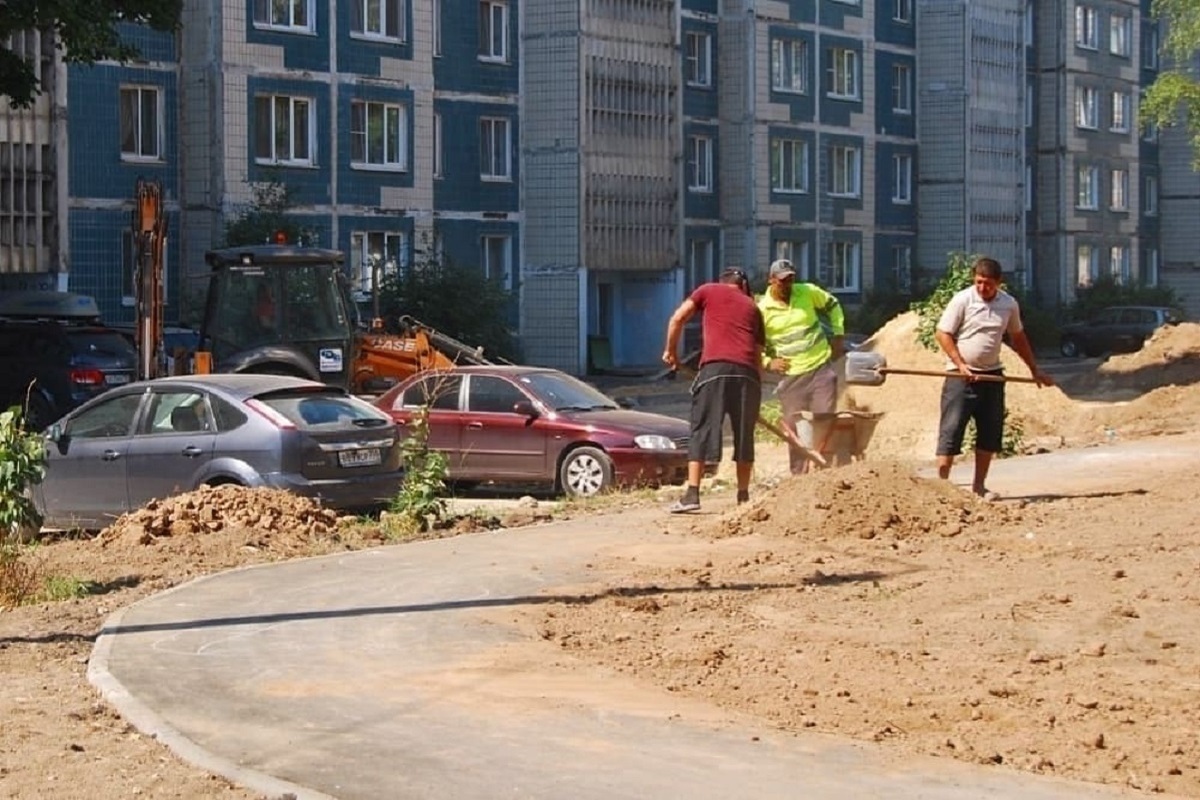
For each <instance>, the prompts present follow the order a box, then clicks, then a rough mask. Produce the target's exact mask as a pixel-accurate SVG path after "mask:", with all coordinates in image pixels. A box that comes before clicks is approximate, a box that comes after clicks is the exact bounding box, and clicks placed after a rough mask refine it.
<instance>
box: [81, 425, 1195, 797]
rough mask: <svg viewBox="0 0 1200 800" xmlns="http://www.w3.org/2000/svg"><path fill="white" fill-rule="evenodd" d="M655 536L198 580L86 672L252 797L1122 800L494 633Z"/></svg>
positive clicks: (1058, 478)
mask: <svg viewBox="0 0 1200 800" xmlns="http://www.w3.org/2000/svg"><path fill="white" fill-rule="evenodd" d="M1196 445H1197V440H1196V439H1194V438H1191V437H1187V441H1184V439H1183V438H1181V437H1177V438H1175V439H1169V440H1155V441H1152V442H1139V443H1131V444H1128V445H1123V444H1118V445H1115V446H1111V447H1105V448H1094V449H1090V450H1081V451H1072V452H1065V451H1064V452H1062V453H1055V454H1049V455H1043V456H1036V457H1032V458H1026V459H1017V460H1012V461H1002V462H997V464H996V467H995V469H994V478H995V480H994V482H993V483H994V487H993V488H995V489H997V490H999V491H1001V492H1003V493H1005V494H1008V495H1010V496H1011V495H1013V494H1029V495H1032V494H1045V493H1046V492H1047V487H1048V486H1053V487H1055V489H1054V491H1058V492H1061V493H1072V490H1073V489H1075V488H1078V487H1068V486H1066V485H1065V484H1064V482H1063V481H1064V479H1063V476H1064V475H1077V474H1081V472H1082V473H1087V472H1093V474H1094V470H1095V469H1096V468H1097V467H1099V468H1102V469H1103V470H1104V471H1105V472H1106V474H1108V475H1110V476H1112V475H1113V474H1117V475H1119V474H1120V473H1121V471H1122V470H1129V471H1131V472H1130V474H1133V473H1132V471H1137V470H1144V469H1145V465H1146V463H1147V462H1146V459H1153V460H1154V461H1155V462H1161V463H1166V461H1164V460H1181V459H1186V460H1190V461H1191V462H1192V463H1196V462H1197V460H1198V458H1200V457H1198V456H1197V455H1196V453H1197V452H1198V451H1200V448H1197V447H1196ZM1047 476H1052V477H1049V478H1048V477H1047ZM958 477H959V473H957V472H956V474H955V478H956V479H957V478H958ZM661 520H662V512H661V511H658V510H653V509H650V510H640V511H637V512H632V513H625V514H621V515H619V516H607V517H602V518H591V519H579V520H572V521H566V522H560V523H554V524H550V525H545V526H540V527H535V528H526V529H518V530H512V531H504V532H501V533H493V534H476V535H468V536H459V537H455V538H451V539H443V540H438V541H429V542H421V543H415V544H407V545H402V546H396V547H385V548H378V549H373V550H366V551H360V552H356V553H351V554H346V555H336V556H326V557H322V558H315V559H309V560H303V561H292V562H286V563H281V564H276V565H268V566H259V567H252V568H246V569H241V570H235V571H232V572H226V573H222V574H218V575H213V576H209V577H206V578H202V579H199V580H196V581H193V582H191V583H189V584H186V585H184V586H180V587H177V588H175V589H173V590H171V591H168V592H165V593H162V594H159V595H156V596H153V597H150V598H146V599H144V600H142V601H141V602H139V603H137V604H135V605H133V606H130V607H128V608H126V609H124V610H122V611H120V612H118V613H116V614H114V615H113V616H112V617H111V618H110V619H109V620H108V622H107V624H106V626H105V628H104V630H103V632H102V634H101V636H100V638H99V640H98V642H97V645H96V648H95V651H94V653H93V656H92V659H91V662H90V665H89V671H88V674H89V677H90V679H91V680H92V682H93V683H94V684H95V685H96V686H97V687H99V689H100V690H101V691H102V692H103V694H104V695H105V697H106V698H107V699H108V700H109V701H110V702H112V703H113V704H114V705H115V706H116V707H117V708H118V709H119V710H120V711H121V713H122V714H124V715H125V716H126V717H127V718H128V719H129V720H130V721H131V722H132V724H134V725H135V726H136V727H137V728H138V729H139V730H141V731H142V732H143V733H146V734H153V735H156V736H157V737H158V738H159V739H160V740H161V741H163V742H165V743H166V744H167V745H168V746H170V747H172V748H173V749H174V750H175V751H176V752H177V753H178V754H179V755H181V756H182V757H183V758H185V759H187V760H188V761H191V762H193V763H195V764H197V765H198V766H200V767H202V768H204V769H207V770H210V771H213V772H216V773H219V774H221V775H224V776H226V777H228V778H230V779H232V780H234V781H236V782H238V783H240V784H242V785H244V786H247V787H249V788H251V789H253V790H255V791H260V792H262V793H264V794H265V795H268V796H271V797H278V796H280V795H283V794H285V793H288V792H290V793H293V794H295V795H296V796H297V797H299V798H322V797H337V798H345V799H346V800H350V799H352V798H372V800H378V799H379V798H432V797H437V798H439V799H440V800H457V799H461V800H474V799H475V798H479V799H481V800H482V799H483V798H487V799H488V800H493V799H494V798H509V797H511V798H554V799H555V800H558V799H559V798H572V800H591V799H592V798H595V799H596V800H613V799H614V798H674V797H679V798H694V799H695V800H704V799H705V798H741V797H745V798H758V799H760V800H770V799H771V798H780V799H781V800H782V799H783V798H787V800H794V798H838V799H839V800H840V799H841V798H888V800H896V799H897V798H928V800H950V799H951V798H954V799H955V800H958V799H959V798H962V799H964V800H965V799H966V798H970V799H971V800H977V799H978V798H1020V799H1021V800H1068V799H1069V798H1070V799H1074V798H1104V797H1109V798H1111V797H1133V796H1142V795H1135V794H1133V793H1128V792H1121V791H1118V790H1109V789H1106V788H1103V787H1098V786H1093V785H1090V784H1079V783H1071V782H1067V781H1062V780H1056V779H1046V778H1040V777H1037V776H1033V775H1028V774H1023V773H1018V772H1011V771H1007V770H1003V769H996V768H984V767H973V766H971V765H967V764H962V763H958V762H954V761H951V760H947V759H932V758H930V759H923V758H913V757H904V758H903V759H898V758H897V757H896V756H895V754H893V753H891V752H889V751H887V750H884V749H882V748H876V747H873V746H870V745H867V744H863V743H858V742H851V741H847V740H843V739H838V738H834V737H829V736H822V735H808V734H805V735H793V734H785V733H780V732H778V731H774V730H771V729H769V728H768V727H766V726H764V725H761V724H760V723H758V722H757V721H755V720H751V719H746V718H739V717H737V716H734V715H731V714H728V713H726V712H723V711H721V710H717V709H714V708H712V707H709V706H707V705H704V704H702V703H699V702H695V701H689V700H685V699H681V698H678V697H676V696H674V695H671V694H669V693H667V692H664V691H659V690H657V689H655V688H654V687H650V686H646V685H641V684H638V683H637V682H635V681H633V680H631V679H630V678H628V677H626V676H622V675H616V674H612V673H608V672H605V671H604V670H602V669H600V668H596V667H591V666H588V665H581V664H578V663H574V662H571V663H567V662H568V661H569V660H570V656H569V655H567V654H564V653H562V652H560V651H559V649H558V648H556V647H553V646H549V645H543V644H542V643H540V642H538V641H537V637H536V631H532V630H528V629H524V628H525V627H527V626H528V625H529V623H528V618H527V617H521V620H523V621H517V620H516V619H515V618H516V617H518V615H517V614H515V613H514V611H515V610H520V609H521V608H522V607H528V606H532V605H537V604H543V603H546V602H548V601H555V600H561V599H564V598H572V599H584V600H586V599H587V595H586V594H582V595H581V594H580V591H579V590H578V589H572V588H570V587H572V586H579V585H581V584H587V583H590V582H592V581H595V580H597V579H600V578H602V577H604V576H603V574H602V573H601V572H599V571H598V570H597V569H596V568H595V567H593V566H592V565H593V564H594V563H600V562H602V561H603V560H604V554H605V552H606V551H609V550H611V549H613V548H616V549H624V548H628V547H645V546H652V545H653V544H654V543H655V542H656V541H657V542H661V541H662V534H661ZM749 588H752V587H749Z"/></svg>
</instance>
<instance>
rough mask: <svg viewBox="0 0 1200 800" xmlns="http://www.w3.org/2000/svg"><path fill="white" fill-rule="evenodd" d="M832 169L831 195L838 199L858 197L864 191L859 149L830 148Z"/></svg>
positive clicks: (830, 176)
mask: <svg viewBox="0 0 1200 800" xmlns="http://www.w3.org/2000/svg"><path fill="white" fill-rule="evenodd" d="M829 155H830V161H831V162H832V168H831V170H830V173H829V193H830V194H831V195H834V196H836V197H858V196H859V193H860V192H861V191H862V169H861V167H862V161H861V152H860V151H859V149H858V148H857V147H845V146H835V147H831V148H830V152H829Z"/></svg>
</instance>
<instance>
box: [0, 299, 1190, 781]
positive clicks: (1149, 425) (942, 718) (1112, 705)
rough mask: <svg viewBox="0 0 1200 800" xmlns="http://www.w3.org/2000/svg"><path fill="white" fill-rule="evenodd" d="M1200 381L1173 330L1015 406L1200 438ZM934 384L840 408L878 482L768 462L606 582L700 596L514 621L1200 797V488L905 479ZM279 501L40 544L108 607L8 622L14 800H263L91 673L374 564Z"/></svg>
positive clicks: (696, 684)
mask: <svg viewBox="0 0 1200 800" xmlns="http://www.w3.org/2000/svg"><path fill="white" fill-rule="evenodd" d="M913 324H914V322H913V320H912V319H911V317H909V316H907V315H905V316H902V317H900V318H898V319H897V320H894V321H893V322H892V323H891V324H890V325H889V326H888V327H887V328H885V329H884V330H883V331H881V332H880V334H878V335H877V336H876V337H874V339H873V340H872V341H871V342H870V344H869V346H870V347H872V348H874V349H875V350H876V351H878V352H881V353H884V354H885V355H886V356H887V358H888V362H889V364H890V365H892V366H904V367H913V368H929V367H933V368H935V369H936V368H938V367H939V366H940V362H939V361H938V359H937V358H936V357H935V356H933V355H932V354H928V353H925V352H923V351H921V350H919V349H918V348H916V347H915V346H914V345H912V344H911V343H910V342H911V330H912V326H913ZM1023 372H1024V370H1023V369H1022V368H1021V367H1020V366H1019V364H1018V363H1017V362H1016V361H1015V359H1014V361H1013V369H1012V373H1013V374H1022V373H1023ZM1198 379H1200V326H1195V325H1183V326H1179V327H1178V328H1175V329H1170V330H1168V331H1164V332H1162V333H1160V334H1158V335H1156V336H1155V337H1154V339H1152V340H1151V341H1150V342H1149V343H1148V344H1147V346H1146V348H1144V349H1143V350H1142V351H1141V352H1139V353H1136V354H1133V355H1129V356H1117V357H1114V358H1112V359H1109V360H1108V361H1107V362H1106V363H1104V364H1103V365H1102V366H1101V367H1099V368H1098V369H1095V370H1089V371H1084V372H1082V373H1081V374H1080V375H1079V376H1078V377H1077V378H1074V379H1072V380H1071V381H1070V382H1068V383H1066V384H1065V385H1064V389H1058V388H1047V389H1041V390H1038V389H1035V388H1033V387H1027V386H1019V385H1011V386H1010V393H1009V405H1010V408H1011V409H1012V412H1013V414H1014V416H1015V417H1016V418H1019V419H1020V421H1021V424H1022V425H1023V427H1024V430H1025V437H1024V439H1025V442H1024V447H1025V449H1026V450H1028V451H1038V450H1047V449H1049V450H1053V449H1057V448H1060V447H1083V446H1088V445H1090V444H1095V443H1097V442H1106V441H1111V440H1113V439H1134V438H1140V437H1147V436H1162V435H1166V434H1171V433H1186V432H1189V431H1195V430H1196V428H1197V422H1198V421H1200V388H1198V387H1197V386H1196V385H1195V382H1196V381H1197V380H1198ZM939 384H940V381H939V380H938V379H928V378H907V379H905V378H902V377H900V376H892V377H889V379H888V381H887V382H886V383H885V384H884V385H883V386H880V387H871V388H867V387H856V388H853V389H851V390H850V391H849V392H848V393H847V395H846V397H845V398H844V401H845V404H846V406H847V407H853V408H859V409H867V410H870V411H873V412H876V413H882V414H883V416H882V417H881V419H880V421H879V424H878V426H877V427H876V429H875V431H874V434H873V436H872V439H871V442H870V444H869V446H868V448H867V459H866V460H865V461H862V462H859V463H857V464H854V465H851V466H848V467H843V468H840V469H837V470H829V471H825V472H820V473H817V474H814V475H810V476H803V477H797V478H792V477H787V478H782V479H780V477H779V476H780V474H781V465H782V464H783V463H784V459H785V456H784V454H783V452H782V450H781V449H780V448H779V447H778V446H764V447H763V448H762V449H761V451H760V469H759V478H760V479H764V480H760V482H759V484H758V485H757V486H756V487H755V494H754V498H755V499H754V501H753V502H752V503H751V504H749V505H748V506H744V507H742V508H740V509H733V508H730V509H728V510H727V511H724V512H723V513H717V512H716V511H713V512H711V513H705V514H702V515H697V516H694V517H685V518H682V519H681V518H678V517H666V516H664V523H663V524H664V533H665V534H668V535H666V536H664V539H663V541H664V545H663V546H662V547H661V548H654V549H652V550H644V551H639V552H630V553H626V554H623V555H621V556H619V557H617V558H616V562H615V563H614V565H612V566H613V567H614V568H616V569H619V571H620V573H621V574H622V575H623V576H624V577H623V580H635V581H637V582H639V583H640V584H645V583H647V582H650V583H653V584H655V585H661V586H663V587H664V588H669V587H672V586H677V585H684V586H691V587H694V586H696V585H703V586H706V587H708V588H709V589H711V591H707V592H704V593H696V592H686V593H671V592H664V593H663V594H662V595H661V596H656V595H649V596H639V597H637V598H636V599H631V598H624V599H622V598H619V597H617V598H614V599H611V600H608V601H606V602H604V603H598V604H592V605H590V606H587V607H566V606H564V607H558V608H554V609H545V608H540V610H539V611H538V612H537V613H536V614H534V615H532V616H528V617H522V618H519V619H516V620H515V623H516V624H519V625H524V626H527V628H528V629H529V632H530V637H531V641H540V642H541V644H540V645H537V646H541V647H545V648H546V649H547V651H548V652H547V655H548V657H554V654H555V653H560V654H561V653H563V652H567V653H570V654H571V657H572V658H578V659H583V660H594V661H596V662H600V663H602V664H605V665H607V666H611V667H614V668H616V669H618V670H620V671H622V672H625V673H627V674H628V675H629V676H630V678H631V679H634V680H638V681H643V682H645V681H648V682H652V683H653V684H655V685H658V686H659V687H661V689H662V690H663V691H667V692H681V693H686V694H688V695H692V696H695V697H697V698H701V699H704V700H706V701H708V702H712V703H714V704H716V705H719V706H722V707H726V708H731V709H736V710H738V711H742V712H748V713H752V714H757V715H760V716H761V717H762V718H764V719H765V720H768V721H770V722H771V723H772V724H774V725H777V726H778V727H779V728H781V729H785V730H816V731H826V732H830V733H836V734H842V735H846V736H851V737H858V738H863V739H868V740H872V741H877V742H881V743H883V744H884V745H885V746H887V747H893V748H897V749H899V750H901V751H904V750H908V751H913V752H922V753H934V754H938V755H942V756H945V757H948V758H957V759H963V760H968V761H972V762H978V763H985V764H992V765H996V767H997V768H1000V769H1011V768H1015V769H1023V770H1031V771H1035V772H1043V773H1048V774H1055V775H1059V776H1065V777H1072V778H1078V779H1083V780H1089V781H1096V782H1103V783H1113V784H1120V785H1126V786H1130V787H1134V788H1136V789H1139V790H1144V791H1147V792H1158V791H1161V792H1169V793H1175V794H1180V795H1187V796H1197V797H1200V720H1198V719H1197V717H1198V716H1200V702H1197V701H1198V700H1200V681H1198V679H1197V672H1196V664H1197V663H1198V656H1200V631H1198V630H1197V629H1196V626H1195V625H1194V624H1193V620H1194V617H1195V615H1196V613H1197V606H1198V605H1200V588H1198V587H1200V531H1198V530H1197V526H1196V524H1195V518H1196V511H1195V509H1196V501H1195V486H1196V485H1197V480H1198V479H1200V468H1197V466H1196V465H1195V462H1184V463H1190V465H1189V466H1179V465H1178V464H1177V463H1176V462H1174V461H1172V462H1170V463H1166V462H1164V463H1152V464H1146V465H1145V470H1144V472H1138V473H1132V474H1125V473H1123V474H1113V475H1105V474H1096V475H1086V476H1078V475H1074V476H1062V478H1061V480H1058V479H1056V478H1055V476H1050V477H1049V478H1047V479H1046V486H1045V491H1043V492H1037V493H1032V494H1028V495H1026V496H1025V497H1023V498H1009V499H1005V500H1001V501H1000V502H998V503H992V504H987V503H983V502H980V501H977V500H975V499H974V498H973V497H971V496H969V495H967V494H966V493H965V492H963V491H962V490H961V489H960V488H958V487H955V486H952V485H949V484H946V483H942V482H938V481H933V480H930V479H927V478H922V477H919V476H918V475H917V474H916V473H915V472H914V469H915V467H916V466H918V465H919V466H923V467H927V466H928V464H929V461H930V459H929V453H930V452H931V451H932V437H933V428H934V426H935V423H936V407H937V391H938V387H939ZM651 410H657V409H655V408H653V407H651ZM1179 441H1180V443H1181V446H1185V447H1189V448H1194V447H1195V445H1196V444H1197V439H1196V438H1194V437H1191V436H1186V435H1185V436H1182V437H1180V438H1179ZM768 478H769V480H766V479H768ZM1068 478H1070V480H1067V479H1068ZM1056 481H1057V483H1062V484H1069V485H1070V489H1069V490H1064V489H1056V488H1055V486H1056ZM642 502H654V501H653V500H649V499H643V500H642ZM235 505H236V504H235ZM274 505H275V506H279V507H281V508H279V509H277V512H278V513H276V512H271V513H269V514H266V515H265V516H263V515H262V513H263V511H264V510H269V508H270V507H271V504H261V503H259V504H258V506H257V508H258V513H259V514H260V517H259V518H257V519H253V518H252V517H251V516H248V514H249V512H247V510H246V509H245V508H244V507H241V506H239V509H240V510H239V511H238V512H237V513H236V514H235V513H233V512H232V511H226V512H223V515H224V516H228V517H229V520H230V521H231V524H229V525H223V524H219V523H221V522H222V520H221V519H215V520H214V519H212V518H210V517H211V515H208V516H205V515H204V514H190V515H188V514H182V512H179V516H178V519H179V520H180V522H179V523H178V525H176V522H175V520H176V516H173V515H174V514H175V513H176V512H178V511H179V510H178V509H169V510H170V511H171V514H167V513H166V512H165V511H164V510H162V509H159V510H157V511H155V510H151V511H147V512H142V516H141V517H139V518H137V519H136V520H134V521H132V522H131V521H127V523H126V524H125V525H123V526H122V527H120V528H116V529H113V530H110V531H109V532H107V533H106V534H104V535H101V536H99V537H95V538H76V539H69V538H68V539H57V540H51V541H47V542H45V543H44V544H43V545H42V546H41V547H40V548H39V550H38V552H37V558H38V560H39V562H40V564H41V565H42V567H43V568H44V569H45V570H46V571H47V572H48V573H50V574H54V575H58V576H60V577H70V578H73V579H77V580H83V581H88V582H90V585H91V590H92V593H91V594H89V595H87V596H86V597H84V598H81V599H78V600H70V601H65V602H59V603H48V604H40V605H31V606H21V607H18V608H12V609H5V610H0V678H2V679H3V682H4V690H3V692H0V720H3V724H2V725H0V796H3V797H22V798H24V797H29V798H33V797H64V798H73V797H80V798H83V797H87V798H99V799H100V800H105V799H106V798H118V797H122V798H123V797H129V796H133V795H138V796H149V797H186V798H206V797H223V798H239V797H253V796H254V795H252V794H250V793H248V792H246V791H244V790H241V789H239V788H238V787H235V786H231V785H229V784H228V783H227V782H225V781H223V780H221V779H218V778H215V777H212V776H208V775H205V774H203V773H202V772H200V771H198V770H196V769H194V768H192V767H190V766H188V765H186V764H185V763H183V762H182V761H180V760H178V759H177V758H175V757H174V756H173V755H172V754H171V753H170V752H169V751H168V750H166V749H165V748H164V747H162V746H160V745H159V744H157V743H156V742H155V741H153V740H151V739H148V738H147V737H144V736H142V735H141V734H139V733H138V732H137V731H136V730H134V729H132V728H131V727H130V726H129V725H127V724H126V723H125V722H124V721H123V720H122V719H121V718H120V717H119V716H118V715H116V714H115V713H114V712H113V711H112V710H111V709H110V708H109V707H108V706H107V705H106V704H105V703H104V702H103V701H101V700H100V699H99V698H98V696H97V695H96V694H95V692H94V691H93V690H92V689H91V688H90V687H89V685H88V684H87V682H86V678H85V675H86V667H87V658H88V655H89V653H90V651H91V646H92V643H93V638H94V636H95V634H96V632H97V630H98V628H99V627H100V624H101V623H102V621H103V620H104V618H105V617H106V616H107V615H108V614H109V613H111V612H112V611H114V610H115V609H117V608H119V607H121V606H123V605H126V604H128V603H130V602H132V601H134V600H136V599H138V598H139V597H143V596H145V595H147V594H149V593H152V592H156V591H160V590H162V589H164V588H166V587H169V586H172V585H176V584H178V583H180V582H183V581H186V580H188V579H190V578H192V577H194V576H196V575H199V574H204V573H207V572H211V571H215V570H220V569H225V568H229V567H233V566H236V565H240V564H246V563H258V562H262V561H270V560H276V559H280V558H290V557H294V556H296V555H305V554H310V553H318V552H330V551H335V550H338V549H348V548H358V547H367V546H373V545H377V544H379V543H380V542H381V539H380V538H379V537H378V535H377V532H374V533H373V532H372V531H370V530H369V529H367V530H364V529H358V528H351V527H347V526H344V525H340V524H339V523H338V521H337V520H331V519H325V518H319V517H315V516H313V515H312V514H311V513H309V511H307V510H305V509H303V508H299V507H292V506H291V505H289V503H288V501H286V500H280V501H278V502H277V503H275V504H274ZM726 506H727V504H726ZM222 508H227V507H226V506H222ZM597 508H598V511H597V513H601V512H603V510H604V506H598V507H597ZM609 510H611V508H610V509H609ZM285 512H286V513H285ZM219 516H221V515H219ZM233 522H236V523H237V524H232V523H233ZM596 588H602V587H596Z"/></svg>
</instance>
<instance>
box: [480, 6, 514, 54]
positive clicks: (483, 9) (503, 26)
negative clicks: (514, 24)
mask: <svg viewBox="0 0 1200 800" xmlns="http://www.w3.org/2000/svg"><path fill="white" fill-rule="evenodd" d="M497 29H498V30H499V33H500V35H499V37H497ZM479 60H480V61H485V62H488V63H492V64H507V63H508V3H505V2H500V0H479Z"/></svg>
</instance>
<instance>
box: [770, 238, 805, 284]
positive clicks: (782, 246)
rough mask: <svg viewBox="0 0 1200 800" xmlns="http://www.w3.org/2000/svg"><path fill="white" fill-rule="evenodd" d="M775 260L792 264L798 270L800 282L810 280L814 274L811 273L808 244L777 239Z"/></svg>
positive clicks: (797, 274)
mask: <svg viewBox="0 0 1200 800" xmlns="http://www.w3.org/2000/svg"><path fill="white" fill-rule="evenodd" d="M775 258H782V259H786V260H787V261H790V262H792V267H793V268H794V269H795V270H796V278H797V279H799V280H802V281H805V280H808V278H809V276H810V275H811V274H812V273H811V272H809V265H808V242H805V241H798V240H795V239H776V240H775Z"/></svg>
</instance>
